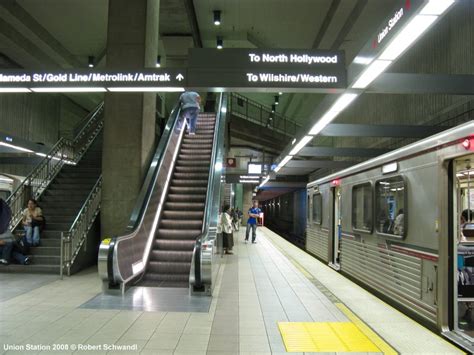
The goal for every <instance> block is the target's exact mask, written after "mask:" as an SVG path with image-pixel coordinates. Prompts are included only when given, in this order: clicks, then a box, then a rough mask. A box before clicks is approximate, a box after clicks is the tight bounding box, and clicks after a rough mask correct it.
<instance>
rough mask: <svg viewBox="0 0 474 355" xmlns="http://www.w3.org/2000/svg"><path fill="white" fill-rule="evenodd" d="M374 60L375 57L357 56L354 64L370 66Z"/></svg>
mask: <svg viewBox="0 0 474 355" xmlns="http://www.w3.org/2000/svg"><path fill="white" fill-rule="evenodd" d="M373 60H374V58H373V57H361V56H357V57H355V58H354V60H353V62H354V63H356V64H363V65H369V64H370V63H372V61H373Z"/></svg>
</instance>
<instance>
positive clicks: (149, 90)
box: [107, 87, 184, 92]
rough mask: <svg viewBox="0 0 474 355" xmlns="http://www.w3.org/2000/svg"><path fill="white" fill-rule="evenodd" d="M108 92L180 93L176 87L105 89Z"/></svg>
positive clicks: (179, 89) (181, 89)
mask: <svg viewBox="0 0 474 355" xmlns="http://www.w3.org/2000/svg"><path fill="white" fill-rule="evenodd" d="M107 90H109V91H110V92H182V91H184V88H178V87H114V88H107Z"/></svg>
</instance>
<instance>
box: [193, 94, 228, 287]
mask: <svg viewBox="0 0 474 355" xmlns="http://www.w3.org/2000/svg"><path fill="white" fill-rule="evenodd" d="M227 102H228V101H227V95H226V94H221V96H220V98H219V105H218V109H217V112H216V125H215V129H214V137H213V142H214V145H213V149H212V154H211V161H210V167H209V176H208V182H207V186H208V190H207V194H206V202H205V212H204V217H203V223H202V232H201V234H200V235H199V236H198V237H197V238H196V244H195V246H194V250H193V258H192V261H191V265H192V268H191V272H190V275H189V277H190V280H189V282H190V287H191V291H192V292H193V291H204V292H208V293H210V292H211V290H210V289H206V288H205V287H203V283H204V281H206V282H207V283H208V284H209V283H212V274H213V273H212V270H209V268H206V271H207V274H206V275H205V276H204V277H203V269H204V267H203V259H204V257H203V252H206V253H207V254H208V255H207V256H208V257H209V258H212V257H213V255H214V254H215V251H214V249H213V248H215V247H216V245H215V239H216V236H217V223H218V221H217V217H218V214H219V201H220V192H219V191H220V184H221V176H222V169H223V156H224V152H223V145H224V135H225V123H226V122H225V121H226V120H225V117H226V114H227ZM207 263H208V266H209V265H210V268H211V269H212V260H210V261H209V260H207ZM209 271H210V272H209ZM200 288H203V289H202V290H200Z"/></svg>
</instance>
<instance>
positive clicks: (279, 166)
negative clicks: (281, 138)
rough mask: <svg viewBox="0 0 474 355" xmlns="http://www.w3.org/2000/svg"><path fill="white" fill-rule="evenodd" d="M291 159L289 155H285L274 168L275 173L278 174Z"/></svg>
mask: <svg viewBox="0 0 474 355" xmlns="http://www.w3.org/2000/svg"><path fill="white" fill-rule="evenodd" d="M291 158H293V157H292V156H291V155H287V156H286V157H285V158H284V159H283V160H282V161H281V162H280V163H279V164H278V165H277V167H276V168H275V172H278V171H279V170H280V169H281V168H283V167H284V166H285V164H286V163H288V162H289V161H290V160H291Z"/></svg>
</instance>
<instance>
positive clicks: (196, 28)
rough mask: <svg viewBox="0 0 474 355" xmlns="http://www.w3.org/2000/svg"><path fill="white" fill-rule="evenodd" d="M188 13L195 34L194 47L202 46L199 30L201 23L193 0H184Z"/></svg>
mask: <svg viewBox="0 0 474 355" xmlns="http://www.w3.org/2000/svg"><path fill="white" fill-rule="evenodd" d="M184 6H185V7H186V13H187V14H188V19H189V25H190V27H191V31H192V34H193V42H194V47H196V48H202V39H201V32H200V31H199V24H198V20H197V16H196V9H195V8H194V2H193V0H184Z"/></svg>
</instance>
